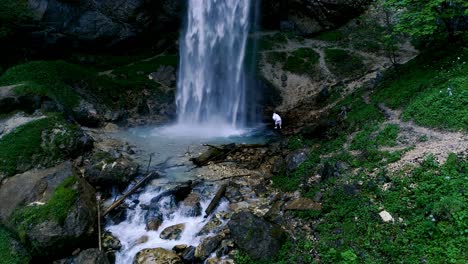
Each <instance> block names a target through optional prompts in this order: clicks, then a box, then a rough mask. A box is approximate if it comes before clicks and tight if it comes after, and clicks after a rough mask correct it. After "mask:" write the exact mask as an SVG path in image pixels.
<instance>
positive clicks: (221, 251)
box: [216, 239, 234, 257]
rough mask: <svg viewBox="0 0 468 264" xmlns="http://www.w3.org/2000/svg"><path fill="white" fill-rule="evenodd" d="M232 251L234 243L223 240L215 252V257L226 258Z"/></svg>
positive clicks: (229, 240)
mask: <svg viewBox="0 0 468 264" xmlns="http://www.w3.org/2000/svg"><path fill="white" fill-rule="evenodd" d="M233 249H234V241H233V240H231V239H227V240H223V241H222V242H221V246H219V248H218V250H216V256H217V257H222V256H227V255H228V254H229V252H231V251H232V250H233Z"/></svg>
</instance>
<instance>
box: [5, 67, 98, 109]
mask: <svg viewBox="0 0 468 264" xmlns="http://www.w3.org/2000/svg"><path fill="white" fill-rule="evenodd" d="M92 74H93V73H92V72H90V71H88V70H85V69H84V68H81V67H79V66H77V65H73V64H70V63H66V62H64V61H35V62H29V63H25V64H21V65H18V66H15V67H13V68H10V69H8V70H7V71H6V72H5V73H4V74H3V75H2V76H1V77H0V86H1V85H17V84H21V85H20V86H19V87H17V88H16V89H15V92H16V93H17V94H19V95H28V94H34V95H43V96H48V97H50V98H53V99H55V100H56V101H58V102H61V103H62V104H63V105H64V106H65V107H67V108H72V107H74V106H76V105H77V104H78V102H79V98H80V97H79V95H78V94H77V93H76V92H75V91H74V90H73V89H72V88H71V87H70V85H69V84H72V83H76V82H79V81H80V80H83V79H86V78H88V76H90V75H92Z"/></svg>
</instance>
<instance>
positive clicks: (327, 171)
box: [320, 162, 341, 181]
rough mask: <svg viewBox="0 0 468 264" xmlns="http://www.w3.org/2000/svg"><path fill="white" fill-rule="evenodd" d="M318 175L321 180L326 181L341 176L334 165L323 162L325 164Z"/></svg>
mask: <svg viewBox="0 0 468 264" xmlns="http://www.w3.org/2000/svg"><path fill="white" fill-rule="evenodd" d="M320 175H321V176H322V180H324V181H326V180H328V179H330V178H333V177H339V176H340V175H341V174H340V170H339V168H338V167H337V166H336V164H332V163H330V162H325V164H323V167H322V170H321V172H320Z"/></svg>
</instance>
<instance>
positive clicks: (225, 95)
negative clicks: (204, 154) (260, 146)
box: [176, 0, 251, 129]
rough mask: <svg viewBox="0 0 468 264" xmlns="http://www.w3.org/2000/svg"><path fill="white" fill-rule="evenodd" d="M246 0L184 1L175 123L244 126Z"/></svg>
mask: <svg viewBox="0 0 468 264" xmlns="http://www.w3.org/2000/svg"><path fill="white" fill-rule="evenodd" d="M250 9H251V1H250V0H191V1H188V12H187V13H188V16H187V22H186V28H185V29H184V31H183V35H182V37H181V39H180V66H179V77H178V84H177V85H178V87H177V97H176V104H177V114H178V122H179V124H184V125H187V124H188V125H189V126H193V127H197V126H205V125H210V124H211V125H216V127H229V128H232V129H234V128H239V127H243V126H244V124H245V119H246V110H245V99H246V98H245V96H246V80H245V72H244V57H245V53H246V46H247V37H248V34H249V30H250V24H251V22H250V17H251V16H250Z"/></svg>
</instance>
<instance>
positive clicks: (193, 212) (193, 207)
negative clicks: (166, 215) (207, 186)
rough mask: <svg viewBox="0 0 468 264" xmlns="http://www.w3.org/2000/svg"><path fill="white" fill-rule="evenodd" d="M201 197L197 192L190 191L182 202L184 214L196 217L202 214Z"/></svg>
mask: <svg viewBox="0 0 468 264" xmlns="http://www.w3.org/2000/svg"><path fill="white" fill-rule="evenodd" d="M200 201H201V197H200V195H199V194H197V193H190V194H189V195H188V196H187V197H186V198H185V199H184V200H183V201H182V202H181V204H182V206H184V207H185V210H184V214H185V215H186V216H188V217H197V216H200V215H201V214H202V206H201V203H200Z"/></svg>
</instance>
